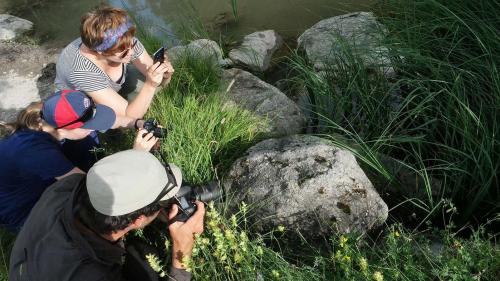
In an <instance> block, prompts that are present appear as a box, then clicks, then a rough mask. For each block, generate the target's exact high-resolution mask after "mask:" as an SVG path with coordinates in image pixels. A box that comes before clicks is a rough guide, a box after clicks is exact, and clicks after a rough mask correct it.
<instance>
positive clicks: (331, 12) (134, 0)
mask: <svg viewBox="0 0 500 281" xmlns="http://www.w3.org/2000/svg"><path fill="white" fill-rule="evenodd" d="M374 1H375V0H344V1H337V0H234V1H231V0H107V1H103V0H0V12H10V13H12V14H15V15H17V16H19V17H22V18H26V19H28V20H30V21H32V22H33V23H34V24H35V35H36V36H37V37H39V38H41V39H42V42H44V43H46V44H50V45H54V46H64V45H65V44H67V43H68V42H69V41H71V40H72V39H74V38H76V37H77V36H78V26H79V19H80V16H81V15H82V14H83V13H85V12H86V11H88V10H89V9H91V8H92V7H94V6H96V5H99V4H102V3H105V4H110V5H113V6H117V7H121V8H126V9H128V10H130V11H133V13H134V14H135V15H136V16H137V17H138V18H140V19H141V22H144V25H145V26H148V29H151V30H152V31H153V32H154V33H155V34H157V35H159V36H161V37H162V38H166V40H164V41H165V42H167V41H174V42H175V41H176V40H175V39H176V38H177V36H176V35H175V33H176V30H178V29H179V28H178V27H179V26H180V25H182V24H185V23H186V21H187V19H189V20H193V19H196V21H198V22H201V23H203V25H205V26H208V27H214V28H216V29H217V31H220V32H221V33H222V34H224V36H229V37H230V38H233V39H234V40H238V39H240V38H241V37H243V36H244V35H246V34H249V33H251V32H254V31H257V30H265V29H274V30H276V31H277V32H278V33H279V34H281V35H282V36H284V37H285V38H290V37H295V36H298V35H300V33H302V32H303V31H304V30H305V29H306V28H308V27H310V26H311V25H313V24H314V23H316V22H318V21H319V20H321V19H323V18H327V17H331V16H336V15H340V14H344V13H348V12H353V11H360V10H368V9H369V6H370V5H371V4H373V3H374ZM232 3H236V17H235V13H234V12H233V11H234V9H233V5H232Z"/></svg>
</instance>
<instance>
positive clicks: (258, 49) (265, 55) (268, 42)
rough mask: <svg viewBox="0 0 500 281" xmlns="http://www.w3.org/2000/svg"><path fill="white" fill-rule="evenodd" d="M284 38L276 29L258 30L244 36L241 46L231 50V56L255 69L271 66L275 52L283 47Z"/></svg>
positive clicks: (261, 69)
mask: <svg viewBox="0 0 500 281" xmlns="http://www.w3.org/2000/svg"><path fill="white" fill-rule="evenodd" d="M282 44H283V39H281V36H280V35H279V34H278V33H276V32H275V31H274V30H265V31H258V32H254V33H252V34H249V35H247V36H245V38H243V43H242V44H241V46H240V47H238V48H236V49H233V50H231V51H230V52H229V58H231V59H232V60H233V61H234V62H235V63H238V64H241V65H244V66H246V67H248V68H250V69H251V70H254V71H261V72H263V71H265V70H267V69H268V68H269V64H270V62H271V58H272V56H273V54H274V52H275V51H276V50H277V49H279V48H280V47H281V45H282Z"/></svg>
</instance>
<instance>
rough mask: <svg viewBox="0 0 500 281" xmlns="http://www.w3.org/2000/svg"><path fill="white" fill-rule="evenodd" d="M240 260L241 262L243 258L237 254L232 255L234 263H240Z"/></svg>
mask: <svg viewBox="0 0 500 281" xmlns="http://www.w3.org/2000/svg"><path fill="white" fill-rule="evenodd" d="M242 260H243V257H242V256H241V255H240V254H239V253H236V254H234V262H235V263H240V262H241V261H242Z"/></svg>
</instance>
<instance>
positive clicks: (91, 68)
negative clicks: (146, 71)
mask: <svg viewBox="0 0 500 281" xmlns="http://www.w3.org/2000/svg"><path fill="white" fill-rule="evenodd" d="M135 40H137V44H135V46H134V54H133V55H132V59H131V61H133V60H135V59H137V58H138V57H139V56H140V55H141V54H142V53H143V52H144V46H143V45H142V43H141V42H140V41H139V40H138V39H136V38H135ZM81 45H82V40H81V39H80V38H78V39H76V40H74V41H73V42H71V43H70V44H69V45H68V46H66V48H64V50H63V51H62V53H61V55H60V56H59V59H58V60H57V65H56V79H55V87H56V89H57V90H63V89H74V90H79V91H83V92H94V91H99V90H102V89H106V88H111V89H113V90H115V91H116V92H118V91H119V90H120V89H121V87H122V85H123V83H124V82H125V76H126V72H127V67H125V64H123V75H122V77H121V78H120V80H119V81H113V80H111V78H109V76H108V75H107V74H106V73H105V72H104V71H103V70H101V69H100V68H99V67H98V66H97V65H96V64H94V63H93V62H92V61H91V60H90V59H88V58H86V57H85V56H83V55H82V54H81V53H80V46H81Z"/></svg>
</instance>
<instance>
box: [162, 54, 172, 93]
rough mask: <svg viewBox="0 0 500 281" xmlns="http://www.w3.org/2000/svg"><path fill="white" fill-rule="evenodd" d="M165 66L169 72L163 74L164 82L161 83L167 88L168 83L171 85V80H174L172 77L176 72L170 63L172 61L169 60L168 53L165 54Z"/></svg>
mask: <svg viewBox="0 0 500 281" xmlns="http://www.w3.org/2000/svg"><path fill="white" fill-rule="evenodd" d="M163 64H166V65H167V72H165V73H163V81H162V82H161V85H162V86H166V85H168V83H170V80H172V75H173V74H174V71H175V69H174V67H173V66H172V63H170V60H169V59H168V56H167V53H165V55H164V60H163Z"/></svg>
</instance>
